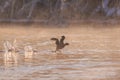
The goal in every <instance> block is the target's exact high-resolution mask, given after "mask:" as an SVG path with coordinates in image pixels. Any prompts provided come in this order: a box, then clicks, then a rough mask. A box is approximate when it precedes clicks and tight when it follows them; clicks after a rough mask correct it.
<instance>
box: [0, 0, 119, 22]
mask: <svg viewBox="0 0 120 80" xmlns="http://www.w3.org/2000/svg"><path fill="white" fill-rule="evenodd" d="M119 17H120V0H0V21H1V22H26V21H28V22H55V21H56V22H65V21H71V20H72V21H73V20H74V21H78V20H88V19H93V20H96V19H97V20H106V19H108V20H109V19H119Z"/></svg>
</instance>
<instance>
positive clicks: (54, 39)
mask: <svg viewBox="0 0 120 80" xmlns="http://www.w3.org/2000/svg"><path fill="white" fill-rule="evenodd" d="M51 40H53V41H56V42H55V43H56V45H59V40H58V39H57V38H51Z"/></svg>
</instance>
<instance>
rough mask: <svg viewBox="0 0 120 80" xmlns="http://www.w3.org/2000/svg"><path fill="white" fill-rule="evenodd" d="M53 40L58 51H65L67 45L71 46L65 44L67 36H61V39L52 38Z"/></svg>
mask: <svg viewBox="0 0 120 80" xmlns="http://www.w3.org/2000/svg"><path fill="white" fill-rule="evenodd" d="M51 40H53V41H55V44H56V50H55V52H56V51H59V50H60V49H63V48H64V47H65V46H66V45H69V43H64V40H65V36H61V39H60V40H59V39H57V38H51Z"/></svg>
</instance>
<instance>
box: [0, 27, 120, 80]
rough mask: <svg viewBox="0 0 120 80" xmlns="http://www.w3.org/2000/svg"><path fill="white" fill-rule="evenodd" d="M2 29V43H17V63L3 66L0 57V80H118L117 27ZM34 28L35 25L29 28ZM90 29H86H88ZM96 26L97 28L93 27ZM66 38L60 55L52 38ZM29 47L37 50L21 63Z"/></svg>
mask: <svg viewBox="0 0 120 80" xmlns="http://www.w3.org/2000/svg"><path fill="white" fill-rule="evenodd" d="M15 26H16V25H13V27H12V26H10V27H11V28H10V27H9V26H8V25H6V27H5V26H2V27H1V28H0V45H1V46H0V49H1V50H3V49H4V48H3V41H4V40H9V41H13V40H14V39H15V38H16V39H17V45H18V49H19V50H20V51H21V52H20V53H19V63H18V64H14V63H7V64H4V63H3V54H4V53H1V57H0V65H1V67H0V79H1V80H119V79H120V37H119V36H120V28H119V26H113V27H109V26H98V25H80V27H79V28H78V27H75V26H72V27H71V26H70V27H67V28H38V27H36V28H34V27H30V28H27V27H25V28H24V27H22V26H21V27H20V26H19V27H15ZM32 26H36V25H32ZM88 26H89V27H88ZM96 26H97V27H96ZM61 35H65V36H66V40H65V42H69V43H70V45H69V46H67V47H65V49H63V50H62V51H61V53H54V52H52V51H53V50H54V49H55V44H54V42H52V41H50V38H51V37H57V38H59V37H60V36H61ZM25 45H32V46H33V48H35V49H37V50H38V53H37V54H35V55H34V57H33V59H24V55H23V47H24V46H25Z"/></svg>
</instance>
